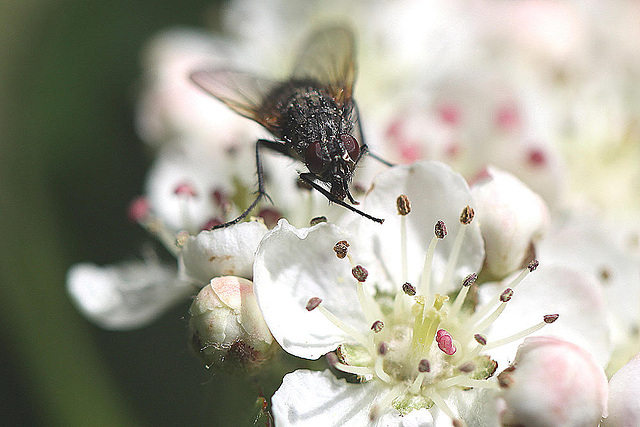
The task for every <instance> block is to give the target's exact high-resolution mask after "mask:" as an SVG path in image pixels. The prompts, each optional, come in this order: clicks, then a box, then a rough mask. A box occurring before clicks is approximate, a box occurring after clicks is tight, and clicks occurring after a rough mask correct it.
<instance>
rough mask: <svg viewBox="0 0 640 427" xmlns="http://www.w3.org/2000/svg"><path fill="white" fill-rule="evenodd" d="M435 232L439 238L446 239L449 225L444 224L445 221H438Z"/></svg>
mask: <svg viewBox="0 0 640 427" xmlns="http://www.w3.org/2000/svg"><path fill="white" fill-rule="evenodd" d="M435 233H436V237H437V238H438V239H444V236H446V235H447V226H446V225H444V221H438V222H436V227H435Z"/></svg>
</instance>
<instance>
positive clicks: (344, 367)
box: [333, 362, 374, 377]
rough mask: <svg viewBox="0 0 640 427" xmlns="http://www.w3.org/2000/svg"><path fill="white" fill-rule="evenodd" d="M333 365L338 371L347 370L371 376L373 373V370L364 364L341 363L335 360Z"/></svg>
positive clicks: (350, 372) (351, 372)
mask: <svg viewBox="0 0 640 427" xmlns="http://www.w3.org/2000/svg"><path fill="white" fill-rule="evenodd" d="M333 367H334V368H336V369H338V370H339V371H342V372H347V373H349V374H355V375H360V376H363V377H365V376H371V375H373V373H374V371H373V370H372V369H371V368H368V367H366V366H352V365H345V364H344V363H341V362H336V364H335V365H333Z"/></svg>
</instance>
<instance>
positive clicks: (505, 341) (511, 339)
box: [484, 314, 559, 351]
mask: <svg viewBox="0 0 640 427" xmlns="http://www.w3.org/2000/svg"><path fill="white" fill-rule="evenodd" d="M558 317H559V315H558V314H547V315H545V316H544V317H543V321H542V322H540V323H538V324H536V325H533V326H531V327H529V328H527V329H525V330H523V331H520V332H518V333H516V334H513V335H510V336H508V337H505V338H502V339H500V340H498V341H492V342H490V343H488V344H487V345H486V346H485V347H484V350H485V351H487V350H491V349H494V348H497V347H500V346H503V345H505V344H509V343H512V342H514V341H517V340H519V339H521V338H524V337H526V336H528V335H531V334H532V333H534V332H537V331H539V330H540V329H542V328H544V327H545V326H546V325H548V324H550V323H553V322H555V321H556V320H558Z"/></svg>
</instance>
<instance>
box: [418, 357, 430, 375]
mask: <svg viewBox="0 0 640 427" xmlns="http://www.w3.org/2000/svg"><path fill="white" fill-rule="evenodd" d="M429 371H431V365H430V364H429V361H428V360H427V359H422V360H421V361H420V363H418V372H429Z"/></svg>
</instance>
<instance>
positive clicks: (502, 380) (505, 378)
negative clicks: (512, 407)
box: [498, 366, 516, 388]
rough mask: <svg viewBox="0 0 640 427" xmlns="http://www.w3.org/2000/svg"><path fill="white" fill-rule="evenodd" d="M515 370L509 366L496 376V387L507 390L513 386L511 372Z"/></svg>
mask: <svg viewBox="0 0 640 427" xmlns="http://www.w3.org/2000/svg"><path fill="white" fill-rule="evenodd" d="M515 370H516V368H515V366H509V367H508V368H507V369H505V370H504V371H502V372H500V374H498V385H499V386H500V388H509V387H511V386H512V385H513V371H515Z"/></svg>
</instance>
